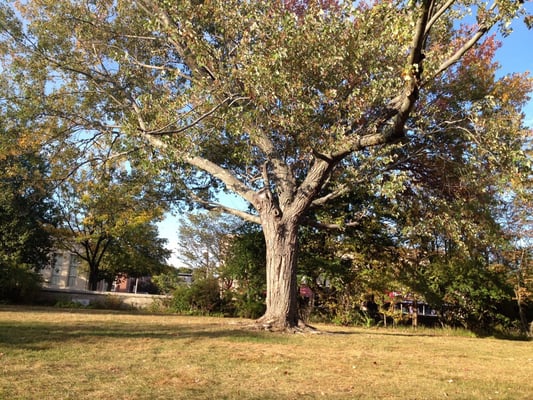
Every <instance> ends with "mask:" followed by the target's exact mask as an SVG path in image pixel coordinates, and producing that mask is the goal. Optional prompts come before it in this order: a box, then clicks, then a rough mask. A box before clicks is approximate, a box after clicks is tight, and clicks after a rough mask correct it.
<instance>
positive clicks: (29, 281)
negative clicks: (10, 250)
mask: <svg viewBox="0 0 533 400" xmlns="http://www.w3.org/2000/svg"><path fill="white" fill-rule="evenodd" d="M41 282H42V280H41V275H40V274H38V273H37V272H35V271H34V270H33V269H31V268H28V267H26V266H24V265H16V266H12V265H9V264H7V265H6V264H0V300H3V301H8V302H15V303H20V302H29V301H31V300H32V299H33V298H35V295H36V293H37V292H38V291H39V290H40V288H41Z"/></svg>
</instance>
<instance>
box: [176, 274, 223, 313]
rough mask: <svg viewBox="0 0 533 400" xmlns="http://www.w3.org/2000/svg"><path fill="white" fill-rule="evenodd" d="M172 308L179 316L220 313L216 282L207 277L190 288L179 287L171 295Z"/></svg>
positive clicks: (220, 306)
mask: <svg viewBox="0 0 533 400" xmlns="http://www.w3.org/2000/svg"><path fill="white" fill-rule="evenodd" d="M172 297H173V299H172V308H173V310H174V311H175V312H177V313H179V314H194V315H208V314H213V313H221V312H222V303H223V302H222V299H221V297H220V287H219V284H218V280H217V279H216V278H214V277H207V278H202V279H197V280H195V281H194V282H193V283H192V284H191V285H190V286H187V285H184V284H182V285H180V286H178V287H177V288H176V289H175V290H174V293H173V296H172Z"/></svg>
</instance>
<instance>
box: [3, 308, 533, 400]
mask: <svg viewBox="0 0 533 400" xmlns="http://www.w3.org/2000/svg"><path fill="white" fill-rule="evenodd" d="M252 322H253V321H248V320H237V319H223V318H206V317H180V316H173V315H158V316H153V315H142V314H134V313H129V314H128V313H117V312H104V311H96V310H58V309H46V308H22V307H1V308H0V399H5V400H14V399H37V400H44V399H54V400H59V399H75V400H79V399H469V400H470V399H533V343H532V342H526V341H508V340H499V339H493V338H473V337H465V336H464V335H463V336H457V335H453V334H451V333H450V331H441V330H419V331H417V332H413V331H410V330H393V329H383V328H381V329H360V328H344V327H333V326H326V325H319V326H318V328H319V329H320V330H321V332H322V334H305V335H302V334H279V333H269V332H262V331H254V330H251V329H250V327H249V326H250V324H252Z"/></svg>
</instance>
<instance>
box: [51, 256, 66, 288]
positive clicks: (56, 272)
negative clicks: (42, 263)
mask: <svg viewBox="0 0 533 400" xmlns="http://www.w3.org/2000/svg"><path fill="white" fill-rule="evenodd" d="M62 266H63V255H62V254H60V253H55V254H54V260H53V263H52V277H51V279H50V284H51V285H53V286H59V282H60V280H61V269H62Z"/></svg>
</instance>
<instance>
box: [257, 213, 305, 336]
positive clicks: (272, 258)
mask: <svg viewBox="0 0 533 400" xmlns="http://www.w3.org/2000/svg"><path fill="white" fill-rule="evenodd" d="M298 226H299V225H298V223H297V222H296V221H281V220H280V219H279V218H266V219H264V220H263V233H264V235H265V241H266V257H267V259H266V279H267V295H266V311H265V314H264V315H263V316H262V317H261V318H260V319H259V320H258V323H259V324H262V325H263V326H264V327H265V328H267V329H272V330H287V329H293V328H295V327H297V326H298V324H299V318H298V283H297V279H296V266H297V258H298Z"/></svg>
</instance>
